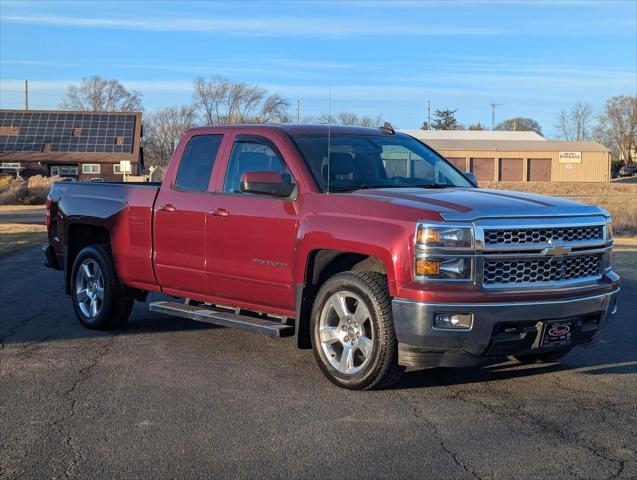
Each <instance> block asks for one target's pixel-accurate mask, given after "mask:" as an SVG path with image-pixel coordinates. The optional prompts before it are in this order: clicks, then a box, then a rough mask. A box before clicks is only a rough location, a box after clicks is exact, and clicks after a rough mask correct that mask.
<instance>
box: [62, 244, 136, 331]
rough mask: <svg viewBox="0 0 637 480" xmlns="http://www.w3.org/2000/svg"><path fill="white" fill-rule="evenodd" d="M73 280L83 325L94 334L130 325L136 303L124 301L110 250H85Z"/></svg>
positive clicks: (100, 247)
mask: <svg viewBox="0 0 637 480" xmlns="http://www.w3.org/2000/svg"><path fill="white" fill-rule="evenodd" d="M71 280H72V286H73V288H72V296H71V298H72V300H73V308H74V309H75V314H76V315H77V318H78V319H79V321H80V322H81V323H82V325H84V326H85V327H87V328H90V329H93V330H112V329H117V328H121V327H123V326H124V325H125V324H126V322H127V321H128V317H129V316H130V313H131V310H132V309H133V299H132V298H125V297H124V293H123V289H122V285H121V284H120V282H119V279H118V278H117V274H116V273H115V265H114V263H113V258H112V256H111V253H110V251H109V249H108V248H107V247H106V246H104V245H93V246H90V247H86V248H84V249H83V250H82V251H81V252H80V253H79V254H78V255H77V257H76V258H75V262H74V263H73V270H72V272H71Z"/></svg>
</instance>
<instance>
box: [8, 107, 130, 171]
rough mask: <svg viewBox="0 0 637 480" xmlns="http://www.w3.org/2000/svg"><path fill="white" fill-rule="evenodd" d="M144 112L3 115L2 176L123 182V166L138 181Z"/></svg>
mask: <svg viewBox="0 0 637 480" xmlns="http://www.w3.org/2000/svg"><path fill="white" fill-rule="evenodd" d="M141 120H142V115H141V113H139V112H69V111H45V110H0V173H4V174H18V175H20V176H21V177H23V178H27V177H30V176H33V175H44V176H54V175H59V176H62V177H72V178H75V179H76V180H83V181H88V180H91V179H94V178H101V179H103V180H105V181H121V180H122V178H123V172H122V171H121V168H120V162H121V161H122V160H124V161H128V162H130V165H131V172H130V173H131V174H132V175H138V174H139V173H140V172H139V170H140V169H141V168H142V165H141V162H140V145H141V135H142V126H141Z"/></svg>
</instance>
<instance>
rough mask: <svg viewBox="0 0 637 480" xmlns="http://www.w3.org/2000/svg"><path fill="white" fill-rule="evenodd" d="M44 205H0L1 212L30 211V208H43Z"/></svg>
mask: <svg viewBox="0 0 637 480" xmlns="http://www.w3.org/2000/svg"><path fill="white" fill-rule="evenodd" d="M42 208H44V207H43V206H42V205H0V213H7V212H28V211H30V210H42Z"/></svg>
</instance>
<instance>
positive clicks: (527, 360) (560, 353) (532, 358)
mask: <svg viewBox="0 0 637 480" xmlns="http://www.w3.org/2000/svg"><path fill="white" fill-rule="evenodd" d="M570 351H571V349H570V348H567V349H566V350H556V351H555V352H547V353H530V354H526V355H513V358H515V359H516V360H517V361H518V362H520V363H523V364H525V365H531V364H533V363H556V362H557V361H558V360H560V359H561V358H562V357H564V356H565V355H567V354H568V353H569V352H570Z"/></svg>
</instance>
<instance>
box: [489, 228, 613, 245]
mask: <svg viewBox="0 0 637 480" xmlns="http://www.w3.org/2000/svg"><path fill="white" fill-rule="evenodd" d="M603 239H604V227H603V226H602V225H592V226H581V227H552V228H520V229H493V230H485V231H484V242H485V244H486V245H502V244H505V245H506V244H513V245H515V244H528V243H547V242H548V241H549V240H561V241H564V242H578V241H585V240H603Z"/></svg>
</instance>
